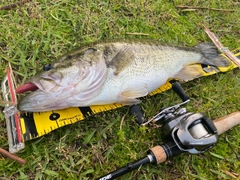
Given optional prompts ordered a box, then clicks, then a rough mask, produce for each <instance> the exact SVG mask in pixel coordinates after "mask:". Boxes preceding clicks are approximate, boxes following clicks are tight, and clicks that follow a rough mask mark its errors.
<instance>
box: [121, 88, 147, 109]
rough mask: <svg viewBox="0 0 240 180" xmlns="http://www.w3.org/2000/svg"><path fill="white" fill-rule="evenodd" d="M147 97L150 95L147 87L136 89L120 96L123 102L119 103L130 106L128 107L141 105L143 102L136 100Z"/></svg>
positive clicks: (124, 92)
mask: <svg viewBox="0 0 240 180" xmlns="http://www.w3.org/2000/svg"><path fill="white" fill-rule="evenodd" d="M146 95H148V88H147V86H144V87H143V88H135V89H131V90H126V91H123V92H122V93H121V94H120V99H121V100H120V101H119V103H122V104H128V105H130V104H131V105H132V104H139V103H140V102H141V101H140V100H138V99H136V98H139V97H143V96H146Z"/></svg>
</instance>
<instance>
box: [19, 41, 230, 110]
mask: <svg viewBox="0 0 240 180" xmlns="http://www.w3.org/2000/svg"><path fill="white" fill-rule="evenodd" d="M209 54H211V56H209ZM209 57H211V58H209ZM198 63H201V64H205V65H211V66H212V68H213V69H215V70H216V71H218V67H222V66H223V67H228V66H229V62H226V59H224V58H223V57H222V56H219V55H218V52H217V49H216V48H215V46H214V45H213V44H212V45H211V44H209V43H203V44H201V45H198V46H195V47H177V46H170V45H162V44H161V43H160V42H158V41H153V40H152V41H150V40H111V41H106V42H98V43H93V44H91V45H89V46H87V45H85V46H83V47H80V48H79V49H76V50H73V51H70V52H69V53H66V54H65V55H63V56H62V57H60V58H59V59H58V61H57V62H56V63H55V64H53V66H52V67H53V68H51V69H49V71H43V72H40V73H38V74H37V75H36V76H35V77H33V78H32V79H30V80H29V81H28V82H27V83H26V84H27V85H28V86H25V85H23V86H22V87H19V88H18V89H17V92H21V93H22V92H25V91H28V90H31V89H37V88H38V89H37V90H36V91H33V92H30V93H28V94H27V95H26V96H25V97H24V98H23V99H22V100H21V101H20V102H19V103H18V109H19V110H21V111H28V112H41V111H50V110H56V109H64V108H68V107H85V106H92V105H104V104H112V103H121V104H126V105H133V104H138V103H139V102H140V100H138V99H137V98H139V97H143V96H146V95H147V94H149V93H151V92H153V91H154V90H155V89H157V88H158V87H160V86H161V85H163V84H165V83H166V81H167V80H168V79H172V78H174V79H179V80H182V81H187V80H191V79H194V78H197V77H200V76H203V72H202V71H200V70H199V68H198V67H196V64H198ZM70 64H71V65H70ZM74 64H75V65H74ZM194 64H195V65H194ZM50 74H52V76H51V75H50ZM54 74H55V76H54ZM31 85H32V87H30V86H31ZM33 87H35V88H33ZM36 87H37V88H36ZM70 87H71V88H70ZM46 89H47V90H48V91H46Z"/></svg>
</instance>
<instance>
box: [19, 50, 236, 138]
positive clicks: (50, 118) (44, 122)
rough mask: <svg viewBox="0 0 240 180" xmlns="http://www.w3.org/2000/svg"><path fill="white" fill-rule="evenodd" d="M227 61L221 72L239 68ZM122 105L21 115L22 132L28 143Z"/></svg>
mask: <svg viewBox="0 0 240 180" xmlns="http://www.w3.org/2000/svg"><path fill="white" fill-rule="evenodd" d="M232 52H233V53H234V55H235V56H236V57H237V58H238V59H239V60H240V47H239V48H238V49H236V50H234V51H232ZM222 56H224V57H225V58H226V59H228V60H229V61H230V62H231V63H230V65H229V66H228V67H218V68H219V71H220V72H226V71H229V70H232V69H234V68H236V67H238V66H237V65H236V64H235V63H233V62H232V61H231V60H230V59H229V58H228V57H227V56H225V55H224V54H222ZM197 66H198V67H199V70H201V71H202V72H203V76H210V75H213V74H216V73H217V72H219V71H217V70H214V69H213V70H212V71H207V72H206V71H205V70H204V69H205V68H206V67H204V66H203V65H201V64H198V65H197ZM171 88H172V85H171V83H170V82H167V83H166V84H164V85H163V86H161V87H159V88H158V89H156V90H155V91H153V92H152V93H150V94H149V96H152V95H155V94H158V93H162V92H164V91H167V90H169V89H171ZM122 106H124V105H122V104H110V105H99V106H89V107H72V108H68V109H63V110H54V111H47V112H40V113H21V115H20V124H21V131H22V139H23V141H24V142H25V141H28V140H31V139H34V138H37V137H40V136H43V135H45V134H48V133H50V132H51V131H53V130H55V129H58V128H60V127H63V126H65V125H68V124H73V123H76V122H78V121H81V120H84V119H86V118H87V117H88V116H91V115H94V114H97V113H100V112H104V111H109V110H113V109H116V108H119V107H122Z"/></svg>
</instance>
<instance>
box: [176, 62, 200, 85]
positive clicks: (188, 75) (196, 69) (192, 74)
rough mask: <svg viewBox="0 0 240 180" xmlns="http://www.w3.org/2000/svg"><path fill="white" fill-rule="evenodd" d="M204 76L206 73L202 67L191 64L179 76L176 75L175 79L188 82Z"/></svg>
mask: <svg viewBox="0 0 240 180" xmlns="http://www.w3.org/2000/svg"><path fill="white" fill-rule="evenodd" d="M203 75H204V71H203V70H202V68H201V65H199V64H190V65H187V66H185V67H183V68H182V69H181V70H180V71H179V72H178V73H177V74H175V75H174V79H177V80H180V81H185V82H186V81H190V80H192V79H195V78H198V77H201V76H203Z"/></svg>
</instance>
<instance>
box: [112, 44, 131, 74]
mask: <svg viewBox="0 0 240 180" xmlns="http://www.w3.org/2000/svg"><path fill="white" fill-rule="evenodd" d="M133 56H134V54H133V51H132V49H131V48H130V47H125V48H122V49H121V50H120V51H119V52H118V53H117V54H116V55H115V56H114V57H113V59H112V61H111V62H110V63H109V64H108V67H112V68H114V69H115V72H114V74H115V75H118V74H119V73H121V72H122V71H123V70H124V69H125V68H126V67H128V66H129V64H130V63H131V62H132V61H131V60H132V59H133V58H134V57H133Z"/></svg>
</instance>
